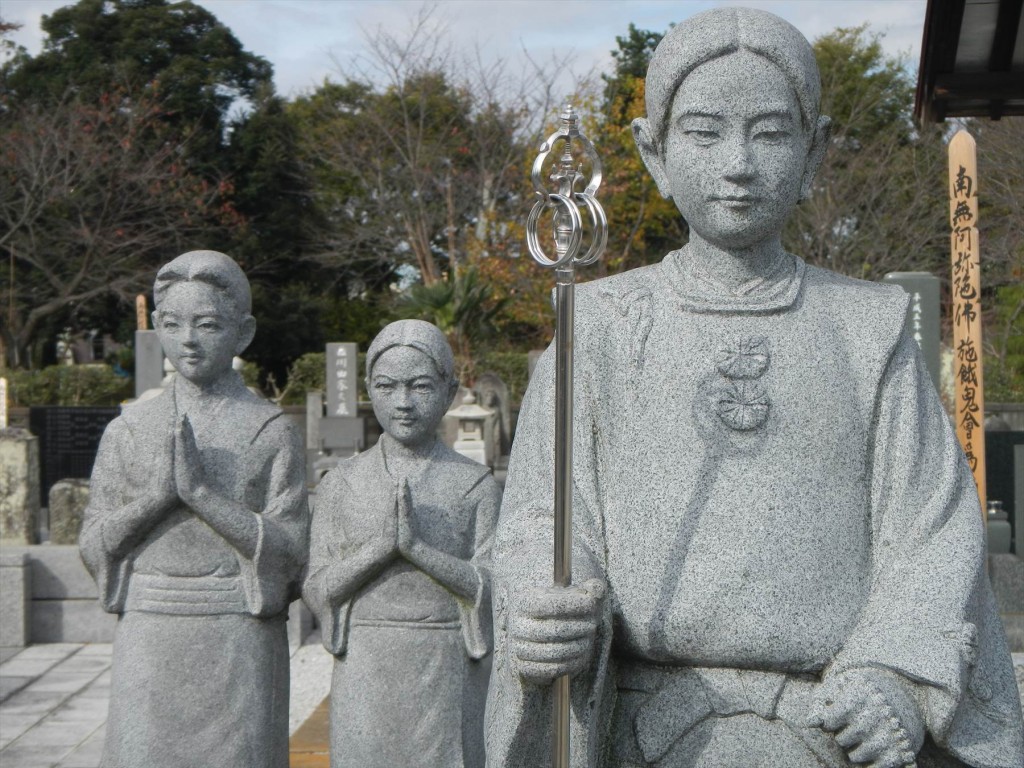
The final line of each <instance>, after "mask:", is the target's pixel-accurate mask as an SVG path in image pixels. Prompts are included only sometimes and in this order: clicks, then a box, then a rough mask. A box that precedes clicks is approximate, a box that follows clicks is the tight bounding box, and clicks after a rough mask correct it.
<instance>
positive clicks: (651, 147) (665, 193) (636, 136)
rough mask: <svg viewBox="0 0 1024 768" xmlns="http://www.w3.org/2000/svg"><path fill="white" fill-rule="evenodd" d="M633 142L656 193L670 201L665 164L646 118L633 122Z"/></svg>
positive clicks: (669, 188)
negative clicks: (652, 181)
mask: <svg viewBox="0 0 1024 768" xmlns="http://www.w3.org/2000/svg"><path fill="white" fill-rule="evenodd" d="M633 141H635V142H636V148H637V149H638V150H640V157H641V158H642V159H643V161H644V165H646V166H647V171H648V172H649V173H650V174H651V178H652V179H654V183H655V184H657V185H658V191H659V192H661V196H662V197H664V198H665V199H666V200H671V199H672V188H671V187H670V186H669V183H668V174H667V173H665V164H664V163H663V162H662V160H661V153H660V152H659V151H658V142H657V141H655V140H654V133H653V132H652V131H651V124H650V122H648V120H647V118H646V117H638V118H636V119H635V120H634V121H633Z"/></svg>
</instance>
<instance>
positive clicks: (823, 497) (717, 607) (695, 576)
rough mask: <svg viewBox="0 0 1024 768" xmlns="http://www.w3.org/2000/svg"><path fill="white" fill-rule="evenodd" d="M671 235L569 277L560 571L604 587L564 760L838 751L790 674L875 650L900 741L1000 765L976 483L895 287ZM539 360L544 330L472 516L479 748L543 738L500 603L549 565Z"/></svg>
mask: <svg viewBox="0 0 1024 768" xmlns="http://www.w3.org/2000/svg"><path fill="white" fill-rule="evenodd" d="M683 253H684V252H675V253H672V254H670V255H669V256H668V257H666V259H665V260H664V261H663V262H662V263H661V264H657V265H653V266H650V267H645V268H641V269H636V270H632V271H630V272H627V273H624V274H622V275H618V276H615V277H611V278H607V279H604V280H598V281H595V282H593V283H589V284H585V285H581V286H579V288H578V295H577V305H576V318H577V330H576V355H575V387H576V389H575V413H576V418H575V436H574V451H575V455H574V460H573V468H574V470H573V491H574V492H573V504H574V518H573V536H574V564H573V571H574V573H573V579H574V582H576V583H581V582H583V581H584V580H586V579H587V578H590V577H598V578H601V579H604V580H606V581H607V584H608V586H609V592H608V598H607V599H606V600H605V601H604V610H605V615H604V619H603V622H602V624H601V626H600V630H599V634H598V638H597V650H596V653H595V658H594V659H593V662H592V664H591V666H590V667H589V669H588V670H587V671H586V672H584V673H583V674H581V675H580V676H578V677H576V678H574V680H573V683H572V712H571V735H572V743H573V759H572V763H573V765H574V766H598V765H600V766H650V765H657V766H664V767H665V768H669V767H672V768H681V767H682V766H697V765H708V766H716V767H721V766H729V765H734V764H735V765H742V766H747V765H787V766H790V768H794V767H795V766H803V765H807V766H843V765H846V764H847V763H846V758H845V756H844V754H843V750H842V749H840V748H839V746H838V745H837V744H836V743H835V741H834V739H832V738H831V737H830V736H829V735H827V734H825V733H824V732H823V731H821V730H820V729H817V728H808V727H807V726H806V723H807V718H808V715H809V714H810V712H811V709H812V707H813V701H814V698H815V693H816V688H817V686H818V684H819V681H820V680H821V679H822V678H823V676H825V675H830V674H837V673H839V672H840V671H842V670H844V669H853V668H860V667H879V668H883V669H887V670H892V671H895V672H897V673H898V674H899V675H901V676H903V678H904V679H905V681H906V682H907V684H908V685H909V686H910V689H911V690H913V691H914V694H915V695H916V697H917V700H918V702H919V704H920V707H921V709H922V713H923V716H924V719H925V722H926V725H927V731H928V737H927V741H926V744H925V750H924V753H923V755H924V754H932V753H933V754H934V755H935V756H936V758H935V759H936V760H954V759H955V760H962V761H963V762H965V763H967V764H968V765H972V766H978V767H979V768H980V767H981V766H999V767H1005V768H1009V767H1010V766H1020V765H1021V764H1022V759H1024V758H1022V747H1021V743H1022V736H1021V713H1020V707H1019V702H1018V698H1017V690H1016V686H1015V682H1014V676H1013V670H1012V665H1011V660H1010V656H1009V653H1008V651H1007V646H1006V641H1005V636H1004V633H1003V630H1002V627H1001V624H1000V621H999V617H998V614H997V612H996V608H995V606H994V601H993V597H992V594H991V587H990V585H989V583H988V578H987V575H986V563H985V538H984V537H985V533H984V529H983V526H982V518H981V513H980V511H979V506H978V495H977V491H976V488H975V485H974V482H973V479H972V476H971V472H970V469H969V468H968V466H967V462H966V459H965V457H964V455H963V452H962V451H961V449H960V447H959V444H958V443H957V440H956V437H955V435H954V434H953V431H952V430H951V428H950V424H949V420H948V418H947V416H946V415H945V413H944V412H943V409H942V406H941V404H940V402H939V399H938V397H937V395H936V392H935V390H934V387H933V386H932V384H931V381H930V379H929V376H928V373H927V371H926V370H925V368H924V365H923V363H922V360H921V356H920V353H919V350H918V348H917V346H916V344H915V343H914V341H913V340H912V339H911V338H910V337H909V336H908V335H907V334H906V333H905V332H904V330H903V324H904V316H905V312H906V307H907V297H906V295H905V294H904V293H903V292H902V291H900V290H899V289H897V288H893V287H888V286H882V285H878V284H873V283H866V282H862V281H858V280H853V279H848V278H845V277H842V276H839V275H836V274H834V273H831V272H828V271H825V270H821V269H817V268H814V267H809V266H806V265H805V264H804V263H803V262H802V261H801V260H800V259H798V258H796V257H787V259H786V260H785V262H784V263H782V264H781V265H780V267H779V269H778V270H777V272H776V274H774V275H773V276H772V277H771V278H769V279H767V280H765V281H762V282H760V283H757V284H752V285H750V286H748V287H747V290H746V291H740V292H737V293H735V294H731V295H723V294H722V292H721V289H719V288H717V287H715V286H712V285H710V284H708V283H706V282H702V281H701V279H700V278H699V276H697V275H695V274H693V273H692V271H691V269H690V265H689V264H688V262H687V261H686V259H685V257H684V256H683ZM553 379H554V360H553V350H552V349H549V350H548V351H547V352H546V353H545V355H544V356H543V357H542V358H541V361H540V363H539V365H538V368H537V371H536V373H535V375H534V378H533V380H532V381H531V383H530V387H529V390H528V392H527V394H526V397H525V399H524V402H523V407H522V411H521V416H520V420H519V427H518V432H517V435H516V441H515V445H514V447H513V451H512V457H511V461H510V464H509V471H508V482H507V484H506V489H505V497H504V501H503V505H502V512H501V516H500V522H499V527H498V532H497V535H496V543H495V554H494V563H495V565H494V569H495V596H494V603H495V660H494V672H493V675H492V680H491V688H490V692H489V697H488V714H487V729H488V731H487V733H488V761H489V765H491V766H495V767H497V766H524V767H525V766H536V765H542V764H544V763H545V762H546V761H547V760H548V759H549V758H548V754H549V749H550V747H549V736H548V734H549V733H550V726H549V722H550V701H551V699H550V688H541V687H535V686H532V685H528V684H524V683H523V682H522V680H521V679H520V678H519V677H518V675H516V673H515V672H514V670H513V669H512V667H511V665H510V660H509V658H508V653H509V651H508V647H507V616H508V606H509V602H510V600H512V599H514V598H513V595H514V593H515V590H516V589H517V588H518V587H519V586H520V585H522V584H525V583H532V584H537V585H546V584H550V583H551V541H552V514H553V513H552V508H553V504H552V498H551V494H552V488H553V485H554V481H553V461H552V457H553V431H554V426H553V425H554V415H553V412H554V402H553V399H554V381H553ZM951 764H954V765H955V764H957V763H956V762H955V761H954V762H952V763H951Z"/></svg>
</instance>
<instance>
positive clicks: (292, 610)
mask: <svg viewBox="0 0 1024 768" xmlns="http://www.w3.org/2000/svg"><path fill="white" fill-rule="evenodd" d="M315 626H316V620H315V619H314V617H313V612H312V611H310V610H309V608H307V607H306V604H305V603H304V602H302V601H301V600H296V601H295V602H294V603H292V604H291V605H290V606H288V646H289V647H290V648H298V647H299V646H300V645H302V643H303V642H305V640H306V638H307V637H309V635H310V633H311V632H312V631H313V628H314V627H315Z"/></svg>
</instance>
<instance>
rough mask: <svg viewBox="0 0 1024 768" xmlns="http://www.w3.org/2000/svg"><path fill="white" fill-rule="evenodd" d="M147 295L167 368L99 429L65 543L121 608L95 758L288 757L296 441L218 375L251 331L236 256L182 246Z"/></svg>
mask: <svg viewBox="0 0 1024 768" xmlns="http://www.w3.org/2000/svg"><path fill="white" fill-rule="evenodd" d="M153 293H154V299H155V301H154V306H155V307H156V309H155V310H154V312H153V316H152V319H153V326H154V328H155V330H156V333H157V334H158V335H159V338H160V343H161V346H162V347H163V353H164V354H165V355H166V356H167V358H168V359H169V360H170V361H171V362H172V363H173V365H174V367H175V369H176V370H177V372H178V375H177V376H175V377H174V379H173V383H172V384H171V385H170V386H169V387H168V388H167V389H166V390H164V392H162V393H161V394H160V395H158V396H157V397H154V398H152V399H149V400H143V401H139V402H137V403H135V404H133V405H130V406H127V407H126V408H125V409H124V411H123V412H122V414H121V416H119V417H118V418H117V419H115V420H114V421H112V422H111V423H110V425H109V426H108V427H107V429H106V432H105V433H104V435H103V440H102V441H101V443H100V448H99V453H98V455H97V457H96V463H95V465H94V467H93V472H92V480H91V488H90V496H89V505H88V507H87V509H86V512H85V519H84V521H83V526H82V534H81V538H80V541H79V544H80V547H81V552H82V559H83V560H84V561H85V564H86V566H87V567H88V569H89V571H90V572H91V573H92V575H93V577H94V578H95V579H96V582H97V585H98V586H99V591H100V601H101V603H102V605H103V608H104V609H105V610H107V611H109V612H111V613H116V614H118V622H117V630H116V634H115V639H114V657H113V678H112V682H111V692H110V713H109V717H108V720H107V733H106V742H105V747H104V749H105V752H104V757H103V765H106V766H118V767H119V768H121V767H134V766H138V768H181V766H193V765H208V766H246V767H247V768H249V767H253V768H286V766H287V765H288V672H289V670H288V639H287V635H286V632H285V620H286V617H287V613H288V604H289V602H290V601H291V600H292V599H293V596H294V595H295V594H296V593H297V590H298V583H299V579H300V577H301V573H302V569H303V566H304V565H305V561H306V555H307V545H308V538H307V537H308V526H309V511H308V505H307V499H306V483H305V458H304V453H303V447H302V443H301V439H300V436H299V434H298V431H297V430H296V429H295V428H294V427H293V425H292V424H291V423H290V422H289V421H288V420H287V419H285V418H282V411H281V410H280V409H279V408H277V407H276V406H274V405H272V404H270V403H268V402H267V401H265V400H263V399H261V398H259V397H257V396H256V395H254V394H253V393H251V392H250V391H249V390H248V389H247V388H246V387H245V384H244V383H243V382H242V378H241V376H240V375H239V374H238V373H237V372H235V371H233V370H232V365H231V362H232V358H233V357H234V356H235V355H238V354H240V353H241V352H242V351H243V350H244V349H245V348H246V347H247V346H248V345H249V343H250V342H251V341H252V337H253V334H254V332H255V328H256V321H255V320H254V319H253V317H252V314H251V309H252V299H251V294H250V290H249V282H248V280H247V279H246V277H245V274H244V273H243V272H242V270H241V269H240V268H239V267H238V265H237V264H236V263H235V262H234V261H232V260H231V259H230V258H229V257H227V256H225V255H224V254H222V253H216V252H214V251H192V252H189V253H186V254H184V255H182V256H179V257H178V258H176V259H174V260H173V261H172V262H170V263H169V264H166V265H164V266H163V267H162V268H161V269H160V271H159V272H158V273H157V277H156V283H155V285H154V290H153Z"/></svg>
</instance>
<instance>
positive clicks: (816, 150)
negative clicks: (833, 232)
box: [800, 115, 832, 201]
mask: <svg viewBox="0 0 1024 768" xmlns="http://www.w3.org/2000/svg"><path fill="white" fill-rule="evenodd" d="M831 137H832V118H831V117H826V116H825V115H822V116H821V117H819V118H818V125H817V126H816V127H815V129H814V136H812V137H811V147H810V149H808V150H807V165H805V166H804V178H803V182H802V183H801V185H800V200H801V201H803V200H807V199H809V198H810V196H811V191H812V189H813V184H814V177H815V175H816V174H817V173H818V169H819V168H820V167H821V161H822V160H824V159H825V152H826V151H828V142H829V139H830V138H831Z"/></svg>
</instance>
